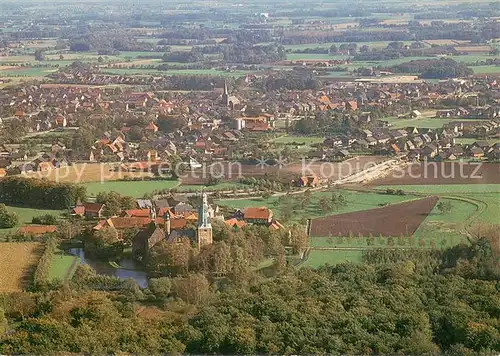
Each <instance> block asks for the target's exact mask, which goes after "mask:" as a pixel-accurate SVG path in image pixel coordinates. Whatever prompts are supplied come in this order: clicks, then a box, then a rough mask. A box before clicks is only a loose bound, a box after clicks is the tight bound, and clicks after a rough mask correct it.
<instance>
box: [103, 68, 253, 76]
mask: <svg viewBox="0 0 500 356" xmlns="http://www.w3.org/2000/svg"><path fill="white" fill-rule="evenodd" d="M102 72H103V73H106V74H120V75H213V76H222V77H244V76H245V75H247V74H248V73H250V72H248V71H243V70H235V71H232V72H228V71H221V70H215V69H169V70H162V71H158V70H154V69H138V68H103V69H102Z"/></svg>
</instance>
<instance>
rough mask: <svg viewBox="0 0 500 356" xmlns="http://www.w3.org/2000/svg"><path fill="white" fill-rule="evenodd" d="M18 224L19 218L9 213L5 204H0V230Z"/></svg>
mask: <svg viewBox="0 0 500 356" xmlns="http://www.w3.org/2000/svg"><path fill="white" fill-rule="evenodd" d="M17 224H19V217H18V216H17V214H15V213H9V212H8V211H7V207H6V206H5V204H0V229H10V228H12V227H14V226H16V225H17Z"/></svg>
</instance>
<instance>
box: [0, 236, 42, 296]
mask: <svg viewBox="0 0 500 356" xmlns="http://www.w3.org/2000/svg"><path fill="white" fill-rule="evenodd" d="M40 253H41V245H40V244H39V243H36V242H22V243H21V242H3V243H0V256H1V258H0V293H11V292H19V291H22V290H23V289H24V288H25V287H26V286H27V285H28V283H29V280H30V274H31V273H32V271H33V268H34V267H35V265H36V264H37V262H38V259H39V257H40Z"/></svg>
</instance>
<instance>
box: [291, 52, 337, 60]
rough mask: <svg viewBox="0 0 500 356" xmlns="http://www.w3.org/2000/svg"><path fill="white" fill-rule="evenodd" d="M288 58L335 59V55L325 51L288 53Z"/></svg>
mask: <svg viewBox="0 0 500 356" xmlns="http://www.w3.org/2000/svg"><path fill="white" fill-rule="evenodd" d="M286 59H287V60H289V61H300V60H319V61H329V60H333V59H335V57H334V56H330V55H329V54H323V53H287V55H286Z"/></svg>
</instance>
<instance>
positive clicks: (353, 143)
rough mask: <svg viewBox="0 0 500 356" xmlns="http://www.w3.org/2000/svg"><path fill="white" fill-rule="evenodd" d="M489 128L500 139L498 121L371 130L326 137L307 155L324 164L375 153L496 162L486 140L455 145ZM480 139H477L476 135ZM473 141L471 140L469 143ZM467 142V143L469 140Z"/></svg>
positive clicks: (493, 148) (495, 151) (493, 147)
mask: <svg viewBox="0 0 500 356" xmlns="http://www.w3.org/2000/svg"><path fill="white" fill-rule="evenodd" d="M485 127H486V128H488V133H489V134H492V135H491V136H489V137H492V138H493V139H494V140H495V139H498V138H500V120H499V121H497V120H489V121H478V122H472V123H471V122H469V121H452V122H451V123H449V124H447V125H445V127H443V128H440V129H428V128H417V127H408V128H406V129H391V128H390V127H374V128H372V129H363V130H360V131H359V132H358V133H357V134H356V135H355V136H352V137H346V136H342V137H328V138H326V139H325V140H324V141H323V143H322V144H320V145H319V146H318V148H317V149H316V150H314V151H311V152H309V157H310V158H315V159H319V160H325V161H337V160H344V159H346V158H349V157H351V155H352V152H359V151H360V150H361V151H362V152H370V151H371V152H374V153H383V154H392V155H397V156H403V155H406V156H407V157H408V158H409V159H411V160H415V159H416V160H419V159H421V160H423V159H427V160H429V159H436V160H454V159H458V158H460V157H464V158H465V157H468V158H477V159H489V160H492V161H497V160H498V144H494V143H491V144H490V143H488V140H481V139H478V140H475V141H472V143H469V144H460V143H457V142H459V141H460V139H461V138H462V137H463V135H464V133H466V132H476V133H477V130H478V129H479V130H481V129H482V128H485ZM476 136H479V137H482V136H480V135H476ZM472 140H474V139H472ZM469 141H470V140H469Z"/></svg>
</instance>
